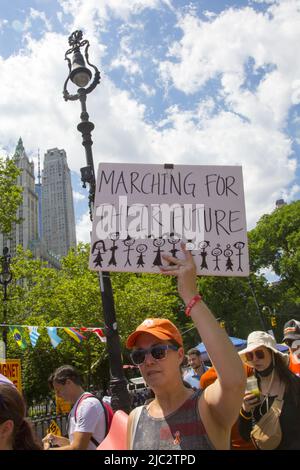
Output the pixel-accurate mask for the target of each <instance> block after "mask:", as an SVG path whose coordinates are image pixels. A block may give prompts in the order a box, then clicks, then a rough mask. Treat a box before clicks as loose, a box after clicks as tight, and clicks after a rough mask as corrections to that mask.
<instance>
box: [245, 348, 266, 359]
mask: <svg viewBox="0 0 300 470" xmlns="http://www.w3.org/2000/svg"><path fill="white" fill-rule="evenodd" d="M245 356H246V359H247V361H248V362H252V361H253V359H254V356H255V357H256V359H264V358H265V353H264V351H263V350H262V349H257V351H254V352H247V353H246V354H245Z"/></svg>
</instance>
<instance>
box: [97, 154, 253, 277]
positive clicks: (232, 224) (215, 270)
mask: <svg viewBox="0 0 300 470" xmlns="http://www.w3.org/2000/svg"><path fill="white" fill-rule="evenodd" d="M180 240H183V241H185V242H187V248H188V249H190V250H191V252H192V254H193V256H194V260H195V263H196V266H197V273H198V274H201V275H213V276H248V275H249V258H248V242H247V229H246V217H245V203H244V189H243V176H242V168H241V167H240V166H205V165H203V166H202V165H201V166H200V165H149V164H141V165H135V164H123V163H122V164H121V163H120V164H112V163H100V164H99V168H98V174H97V183H96V196H95V207H94V219H93V230H92V239H91V253H90V268H91V269H93V270H95V271H127V272H150V273H158V272H159V266H160V265H162V264H167V263H166V262H165V261H164V260H163V258H162V255H163V254H169V255H172V256H175V257H177V258H181V257H182V256H183V255H182V252H181V251H180Z"/></svg>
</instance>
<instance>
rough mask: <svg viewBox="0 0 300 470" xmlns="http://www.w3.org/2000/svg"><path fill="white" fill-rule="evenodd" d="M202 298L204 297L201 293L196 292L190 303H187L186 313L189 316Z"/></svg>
mask: <svg viewBox="0 0 300 470" xmlns="http://www.w3.org/2000/svg"><path fill="white" fill-rule="evenodd" d="M200 300H202V297H201V295H200V294H196V295H195V296H194V297H193V298H192V299H191V300H190V301H189V303H188V304H187V306H186V309H185V314H186V316H187V317H189V316H190V315H191V310H192V308H193V307H194V305H195V304H196V303H197V302H199V301H200Z"/></svg>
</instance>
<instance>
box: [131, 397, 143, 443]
mask: <svg viewBox="0 0 300 470" xmlns="http://www.w3.org/2000/svg"><path fill="white" fill-rule="evenodd" d="M143 408H144V405H141V406H137V407H136V408H134V409H133V410H132V412H131V416H132V421H131V436H130V450H132V446H133V441H134V437H135V433H136V428H137V424H138V422H139V419H140V416H141V412H142V409H143Z"/></svg>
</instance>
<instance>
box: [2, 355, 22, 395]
mask: <svg viewBox="0 0 300 470" xmlns="http://www.w3.org/2000/svg"><path fill="white" fill-rule="evenodd" d="M0 373H1V374H3V375H5V377H7V378H8V379H9V380H11V381H12V382H13V383H14V385H15V386H16V387H17V389H18V390H19V392H22V379H21V360H20V359H6V360H4V361H0Z"/></svg>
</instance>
